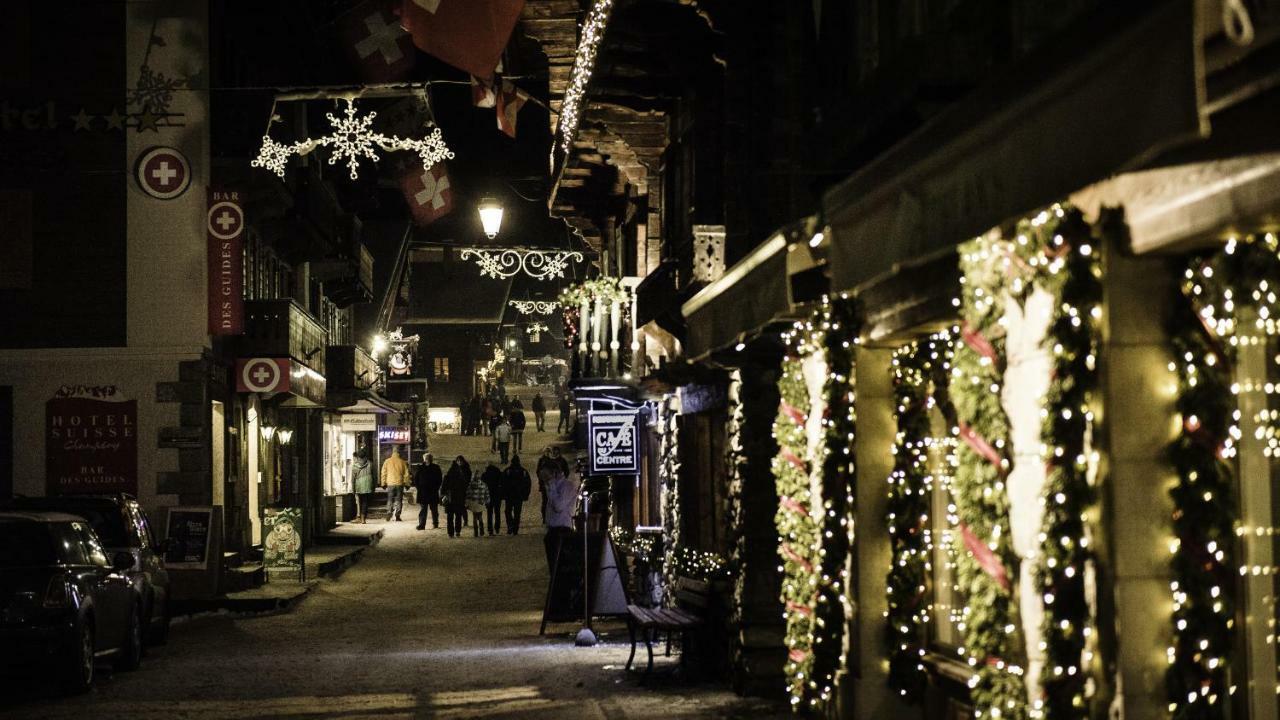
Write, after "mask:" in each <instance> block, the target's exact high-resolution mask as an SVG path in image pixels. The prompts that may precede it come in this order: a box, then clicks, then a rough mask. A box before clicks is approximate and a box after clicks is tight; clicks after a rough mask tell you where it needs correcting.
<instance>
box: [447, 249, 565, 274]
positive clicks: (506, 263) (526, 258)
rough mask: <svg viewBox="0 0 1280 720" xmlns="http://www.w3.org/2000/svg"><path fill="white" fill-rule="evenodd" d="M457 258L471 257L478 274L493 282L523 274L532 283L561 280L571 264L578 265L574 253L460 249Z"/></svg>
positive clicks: (563, 251) (561, 251)
mask: <svg viewBox="0 0 1280 720" xmlns="http://www.w3.org/2000/svg"><path fill="white" fill-rule="evenodd" d="M459 257H460V258H462V259H463V260H466V259H468V258H475V260H476V264H477V265H479V266H480V274H481V275H483V276H485V277H491V278H494V279H495V280H505V279H507V278H510V277H515V276H516V275H517V274H519V273H521V272H523V273H524V274H525V275H527V276H529V277H531V278H533V279H534V280H554V279H556V278H562V277H564V272H565V270H567V269H568V267H569V263H571V262H582V253H580V252H578V251H577V250H520V249H517V248H503V249H501V250H490V249H488V248H463V249H462V252H461V253H460V254H459Z"/></svg>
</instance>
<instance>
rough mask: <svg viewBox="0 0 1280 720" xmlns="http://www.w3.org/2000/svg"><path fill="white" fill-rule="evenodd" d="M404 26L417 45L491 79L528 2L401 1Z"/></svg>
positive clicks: (401, 18) (463, 68) (472, 0)
mask: <svg viewBox="0 0 1280 720" xmlns="http://www.w3.org/2000/svg"><path fill="white" fill-rule="evenodd" d="M401 2H402V5H401V8H400V24H401V25H402V26H404V29H405V30H408V31H409V34H410V35H412V36H413V44H414V45H416V46H418V48H419V49H420V50H422V51H423V52H426V53H430V54H431V55H434V56H436V57H438V58H440V59H441V60H443V61H445V62H447V63H449V64H450V65H452V66H454V67H456V68H459V69H461V70H465V71H467V72H469V73H471V74H472V75H475V76H476V77H478V78H480V79H482V80H488V79H490V78H492V77H493V70H494V68H496V67H497V66H498V61H499V60H501V59H502V51H503V50H504V49H505V48H506V47H507V40H509V39H510V38H511V31H512V30H513V29H515V26H516V21H517V20H518V19H519V18H520V11H521V10H522V9H524V0H401Z"/></svg>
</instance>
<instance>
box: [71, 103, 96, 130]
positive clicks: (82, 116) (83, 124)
mask: <svg viewBox="0 0 1280 720" xmlns="http://www.w3.org/2000/svg"><path fill="white" fill-rule="evenodd" d="M71 122H72V123H74V124H75V130H76V132H79V131H81V130H92V129H93V126H92V125H91V124H90V123H92V122H93V116H92V115H90V114H89V113H87V112H85V111H84V108H80V112H78V113H76V114H75V115H72V116H71Z"/></svg>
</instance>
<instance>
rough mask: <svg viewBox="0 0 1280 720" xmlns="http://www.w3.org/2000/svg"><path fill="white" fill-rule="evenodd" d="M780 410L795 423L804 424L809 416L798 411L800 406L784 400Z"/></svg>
mask: <svg viewBox="0 0 1280 720" xmlns="http://www.w3.org/2000/svg"><path fill="white" fill-rule="evenodd" d="M782 412H784V413H786V415H787V417H789V418H791V421H792V422H794V423H795V424H797V425H804V424H805V423H806V422H807V421H808V420H809V416H808V415H805V414H804V413H802V412H800V408H797V407H795V406H793V405H791V403H788V402H787V401H786V400H783V401H782Z"/></svg>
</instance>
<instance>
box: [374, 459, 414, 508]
mask: <svg viewBox="0 0 1280 720" xmlns="http://www.w3.org/2000/svg"><path fill="white" fill-rule="evenodd" d="M381 479H382V487H384V488H386V489H387V522H391V521H392V520H399V519H400V510H401V509H402V508H403V507H404V488H405V486H406V485H408V484H409V465H408V464H407V463H405V461H404V460H403V459H401V458H400V446H398V445H392V446H391V457H389V458H387V461H386V462H384V463H382V478H381Z"/></svg>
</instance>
